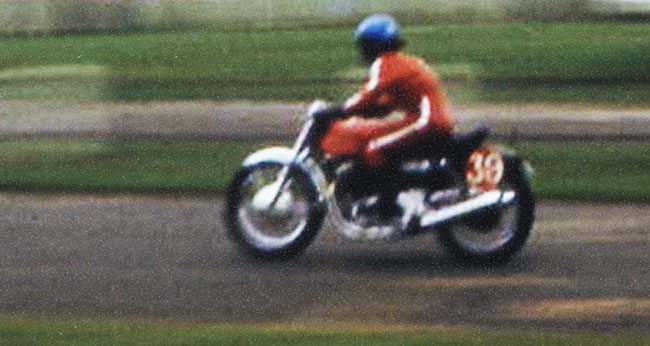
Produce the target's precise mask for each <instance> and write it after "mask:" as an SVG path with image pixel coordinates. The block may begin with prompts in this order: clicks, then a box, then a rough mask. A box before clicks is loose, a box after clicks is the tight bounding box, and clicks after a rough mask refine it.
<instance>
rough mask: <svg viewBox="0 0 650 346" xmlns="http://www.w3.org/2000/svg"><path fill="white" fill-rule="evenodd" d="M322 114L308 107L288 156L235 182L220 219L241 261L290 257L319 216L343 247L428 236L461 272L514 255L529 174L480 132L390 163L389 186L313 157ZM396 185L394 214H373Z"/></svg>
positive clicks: (356, 167) (524, 233)
mask: <svg viewBox="0 0 650 346" xmlns="http://www.w3.org/2000/svg"><path fill="white" fill-rule="evenodd" d="M327 109H328V108H327V104H326V103H325V102H323V101H315V102H314V103H312V104H311V105H310V106H309V108H308V111H307V116H306V119H305V120H304V124H303V126H302V129H301V131H300V133H299V135H298V138H297V139H296V141H295V143H294V145H293V147H292V148H289V147H270V148H265V149H262V150H259V151H257V152H254V153H252V154H251V155H249V156H248V157H247V158H246V159H245V160H244V161H243V163H242V166H241V168H240V170H239V171H238V172H237V173H236V174H235V176H234V178H233V180H232V182H231V184H230V185H229V187H228V191H227V201H226V210H225V215H224V217H225V221H226V224H227V228H228V232H229V234H230V235H231V238H232V239H234V241H235V243H236V244H237V245H238V246H239V248H240V249H241V250H243V251H244V252H245V253H247V254H249V255H252V256H253V257H256V258H262V259H285V260H286V259H291V258H294V257H296V256H298V255H299V254H301V253H302V252H303V251H304V250H305V249H306V248H307V247H308V246H309V245H310V244H311V243H312V241H313V240H314V239H315V237H316V235H317V234H318V232H319V231H320V230H321V228H322V226H323V224H324V220H325V217H326V216H328V219H329V222H330V223H331V224H332V226H333V228H334V229H336V230H338V231H340V232H341V233H342V234H343V235H344V236H345V237H346V238H349V239H351V240H374V239H383V240H389V241H392V240H399V239H403V238H407V237H412V236H416V235H420V234H423V233H431V232H433V233H434V234H435V235H437V237H438V239H439V240H440V243H441V244H442V246H443V247H444V248H445V249H446V250H448V251H449V252H450V253H451V254H452V255H453V256H454V257H455V258H456V259H458V260H461V261H465V262H471V263H502V262H506V261H508V260H510V259H511V258H512V257H513V256H514V255H515V254H516V253H517V252H518V251H519V250H520V249H521V248H522V247H523V246H524V244H525V243H526V240H527V239H528V237H529V235H530V232H531V228H532V225H533V220H534V212H535V199H534V196H533V193H532V192H531V188H530V179H529V176H530V169H529V167H530V166H529V165H528V164H527V163H526V162H524V161H523V160H522V159H520V158H519V157H518V156H517V155H516V154H515V153H513V152H511V151H505V150H503V149H501V148H500V147H497V146H493V145H487V144H485V140H486V138H487V137H488V135H489V133H488V131H486V130H484V129H478V130H475V131H473V132H470V133H467V134H454V135H453V136H451V137H450V138H449V140H447V143H446V145H439V143H437V144H436V145H435V148H432V149H430V150H429V149H428V150H425V152H424V153H418V154H417V155H413V156H412V157H408V158H406V159H402V160H400V161H399V162H398V163H397V164H396V165H393V166H394V167H396V169H393V172H392V173H391V174H390V176H389V177H384V176H379V177H377V175H376V174H374V175H373V174H368V173H367V172H368V169H364V168H363V164H361V163H359V162H357V161H358V160H355V159H354V158H349V157H348V158H345V157H343V158H332V157H328V156H327V155H325V154H324V153H323V150H322V149H321V148H320V139H321V138H322V137H323V136H324V134H325V133H326V131H327V129H328V128H329V125H330V124H332V123H333V122H334V121H335V120H336V118H335V117H333V116H331V115H329V113H328V112H327V111H326V110H327ZM423 147H426V146H423ZM396 183H397V184H399V186H397V187H396V188H398V189H399V194H398V198H397V204H399V206H400V207H401V208H402V210H403V213H402V215H401V216H399V217H397V218H391V219H389V220H385V219H383V218H378V217H377V216H378V215H373V212H372V211H373V210H374V209H373V208H372V205H373V203H377V199H378V196H377V191H378V190H379V189H380V187H381V186H382V184H396ZM369 206H370V207H369ZM369 211H370V212H369Z"/></svg>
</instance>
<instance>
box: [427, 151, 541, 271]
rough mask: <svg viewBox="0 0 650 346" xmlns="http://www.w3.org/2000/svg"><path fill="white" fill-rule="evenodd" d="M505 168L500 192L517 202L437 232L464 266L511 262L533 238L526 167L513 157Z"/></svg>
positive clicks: (506, 160) (532, 205) (532, 204)
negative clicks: (513, 195) (507, 191)
mask: <svg viewBox="0 0 650 346" xmlns="http://www.w3.org/2000/svg"><path fill="white" fill-rule="evenodd" d="M504 164H505V172H504V177H503V180H502V182H501V184H500V185H499V189H509V190H512V191H514V192H515V195H516V197H515V202H514V203H513V204H511V205H509V206H507V207H504V208H501V207H494V208H491V209H487V210H481V211H478V212H476V213H473V214H470V215H469V216H467V217H464V218H462V219H459V220H457V221H455V222H453V223H451V224H448V225H445V226H444V227H442V228H441V229H440V230H439V232H438V239H439V240H440V243H441V245H442V246H443V247H444V248H445V249H446V250H447V251H448V252H449V253H451V254H452V255H453V256H454V257H455V258H456V259H457V260H459V261H460V262H462V263H465V264H475V265H492V264H501V263H505V262H508V261H509V260H510V259H512V257H513V256H514V255H515V254H516V253H517V252H518V251H519V250H520V249H521V248H522V247H523V246H524V244H525V243H526V241H527V239H528V238H529V236H530V232H531V228H532V225H533V221H534V218H535V198H534V196H533V193H532V191H531V188H530V183H529V181H528V178H527V175H526V171H525V167H524V166H523V163H522V162H521V160H520V159H519V158H517V157H514V156H511V157H504ZM471 238H476V239H471ZM491 238H493V239H491Z"/></svg>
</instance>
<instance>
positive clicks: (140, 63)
mask: <svg viewBox="0 0 650 346" xmlns="http://www.w3.org/2000/svg"><path fill="white" fill-rule="evenodd" d="M373 12H388V13H391V14H393V15H394V16H396V17H397V18H398V19H399V20H400V21H401V23H402V24H403V25H404V26H405V28H406V30H405V37H406V39H407V41H408V43H409V46H408V47H407V51H408V52H410V53H415V54H418V55H421V56H423V57H424V58H425V59H426V60H427V61H429V62H430V63H431V64H433V66H435V68H436V70H437V71H438V72H439V73H440V74H441V76H442V77H443V79H445V80H447V82H448V83H447V84H448V89H449V93H450V94H451V97H452V99H453V101H455V102H457V103H464V102H571V103H575V102H578V103H582V102H586V103H597V104H615V105H620V104H633V105H636V104H646V103H647V102H648V101H650V96H649V95H648V93H647V92H646V91H645V88H646V86H647V85H648V84H649V83H650V69H647V68H642V66H649V65H650V43H649V42H650V40H649V39H648V35H647V32H648V30H650V29H649V28H650V27H649V26H648V22H649V19H650V1H648V0H566V1H555V0H505V1H496V0H488V1H481V2H476V1H469V0H456V1H441V0H428V1H424V0H414V1H408V2H397V1H371V2H368V1H357V0H315V1H305V0H257V1H246V2H241V1H236V0H207V1H206V0H202V1H191V0H184V1H163V0H123V1H122V0H83V1H82V0H49V1H15V0H14V1H7V0H5V1H1V2H0V37H1V38H0V97H2V98H3V99H57V100H73V101H77V100H81V101H84V100H127V101H128V100H156V99H165V100H178V99H212V100H218V101H223V100H233V99H247V100H281V101H305V100H309V99H313V98H316V97H319V98H326V99H330V100H338V99H341V98H342V97H345V95H348V94H349V93H350V92H352V91H353V90H354V89H355V88H356V86H357V84H358V82H359V80H360V78H361V76H362V75H363V67H360V66H359V64H358V59H357V56H356V52H355V47H354V42H353V40H352V36H351V31H352V30H353V28H354V25H355V24H356V23H358V21H359V20H360V19H361V18H362V17H363V16H364V15H366V14H368V13H373Z"/></svg>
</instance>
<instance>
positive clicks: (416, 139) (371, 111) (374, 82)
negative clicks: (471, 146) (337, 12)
mask: <svg viewBox="0 0 650 346" xmlns="http://www.w3.org/2000/svg"><path fill="white" fill-rule="evenodd" d="M355 38H356V43H357V46H358V48H359V50H360V53H361V56H362V58H363V60H364V62H365V63H367V64H369V65H370V72H369V78H368V80H367V81H366V82H365V83H364V84H363V85H362V87H361V90H360V91H359V92H357V93H356V94H355V95H353V96H352V97H350V98H349V99H348V100H347V101H346V102H345V104H344V105H343V106H342V107H338V108H336V109H335V110H334V111H333V112H334V113H336V115H337V116H338V117H341V120H337V121H335V122H334V123H333V124H332V125H331V126H330V128H329V130H328V132H327V133H326V135H325V136H324V137H323V140H322V141H321V148H322V149H323V150H324V152H325V154H326V155H328V156H330V157H340V156H349V155H356V157H359V158H361V160H359V161H360V164H361V165H362V166H364V169H366V170H370V171H371V172H373V175H374V176H382V177H384V178H388V179H383V180H382V183H381V184H379V187H378V188H379V195H378V201H377V202H376V203H375V205H373V206H371V208H373V209H376V210H375V211H376V212H377V213H378V214H379V216H380V217H381V218H383V219H391V218H393V217H395V216H399V215H401V214H402V210H401V207H399V206H398V205H397V203H396V198H397V194H398V193H399V186H398V184H397V182H395V181H394V180H393V179H390V174H391V173H393V172H395V170H396V169H397V167H398V163H399V160H400V159H403V158H404V157H405V156H408V155H409V152H414V151H417V150H419V149H422V147H423V146H424V145H425V144H424V143H425V142H426V143H429V144H430V143H435V142H436V141H437V139H440V138H445V137H448V136H449V135H450V134H451V132H452V130H453V127H454V119H453V118H452V115H451V113H450V111H449V109H448V104H447V99H446V96H445V94H444V92H443V91H442V90H441V85H440V81H439V79H438V77H437V75H436V74H434V73H433V72H432V71H431V70H430V69H429V67H428V66H427V65H426V64H425V62H424V61H423V60H422V59H420V58H418V57H413V56H409V55H406V54H404V53H402V52H401V50H402V48H403V46H404V41H403V40H402V37H401V30H400V26H399V24H398V23H397V21H396V20H395V19H394V18H392V17H391V16H389V15H386V14H374V15H371V16H369V17H367V18H365V19H364V20H363V21H361V22H360V24H359V25H358V26H357V28H356V31H355ZM329 111H330V112H332V109H330V110H329ZM396 113H401V115H402V116H398V115H397V114H396Z"/></svg>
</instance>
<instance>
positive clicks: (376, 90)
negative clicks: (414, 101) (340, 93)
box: [343, 58, 393, 118]
mask: <svg viewBox="0 0 650 346" xmlns="http://www.w3.org/2000/svg"><path fill="white" fill-rule="evenodd" d="M382 61H383V59H381V58H379V59H377V60H376V61H375V62H374V63H373V64H372V66H371V67H370V79H369V80H368V83H366V84H364V86H363V87H362V88H361V90H360V91H359V92H358V93H356V94H355V95H354V96H352V97H350V98H349V99H348V100H347V101H346V102H345V105H344V106H343V111H344V112H345V113H346V114H347V115H360V116H362V117H368V118H371V117H382V116H384V115H386V114H387V113H388V112H389V111H390V106H389V105H390V103H391V102H392V101H393V100H392V99H391V96H390V94H389V93H386V92H385V91H384V90H385V88H386V85H387V84H388V78H387V71H386V69H385V68H383V66H382Z"/></svg>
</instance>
